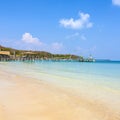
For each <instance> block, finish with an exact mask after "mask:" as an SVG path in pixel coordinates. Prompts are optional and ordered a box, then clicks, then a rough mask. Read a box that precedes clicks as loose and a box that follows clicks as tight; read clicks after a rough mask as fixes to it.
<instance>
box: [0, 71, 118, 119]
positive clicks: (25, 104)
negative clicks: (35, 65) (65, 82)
mask: <svg viewBox="0 0 120 120" xmlns="http://www.w3.org/2000/svg"><path fill="white" fill-rule="evenodd" d="M117 112H118V111H114V110H112V109H111V110H110V109H108V108H107V107H106V106H105V104H104V103H102V102H101V101H92V100H89V99H86V98H82V97H81V96H80V95H76V94H73V93H71V92H69V91H67V90H66V89H62V88H58V87H57V86H55V85H52V84H50V83H47V82H45V81H42V80H41V81H38V80H35V79H32V78H29V77H23V76H21V75H19V74H10V73H9V72H6V71H4V70H0V120H75V119H76V120H88V119H89V120H119V119H120V116H119V113H117Z"/></svg>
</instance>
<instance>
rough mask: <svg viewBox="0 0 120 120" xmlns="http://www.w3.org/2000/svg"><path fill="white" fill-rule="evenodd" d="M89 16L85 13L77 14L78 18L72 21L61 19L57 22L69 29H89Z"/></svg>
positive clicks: (90, 23) (90, 25) (71, 19)
mask: <svg viewBox="0 0 120 120" xmlns="http://www.w3.org/2000/svg"><path fill="white" fill-rule="evenodd" d="M89 19H90V15H89V14H87V13H82V12H80V13H79V18H78V19H76V20H74V19H73V18H70V19H61V20H60V21H59V22H60V24H61V25H62V26H63V27H65V28H71V29H83V28H91V27H92V26H93V23H92V22H90V21H89Z"/></svg>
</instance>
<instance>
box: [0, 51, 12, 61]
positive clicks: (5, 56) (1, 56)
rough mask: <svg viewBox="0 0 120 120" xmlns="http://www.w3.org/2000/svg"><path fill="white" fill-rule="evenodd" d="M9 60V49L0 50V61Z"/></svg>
mask: <svg viewBox="0 0 120 120" xmlns="http://www.w3.org/2000/svg"><path fill="white" fill-rule="evenodd" d="M8 60H10V51H0V61H8Z"/></svg>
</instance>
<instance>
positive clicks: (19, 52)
mask: <svg viewBox="0 0 120 120" xmlns="http://www.w3.org/2000/svg"><path fill="white" fill-rule="evenodd" d="M0 50H1V51H10V54H11V55H14V54H15V55H16V56H17V57H20V56H22V55H23V54H24V55H26V56H29V54H27V52H29V53H30V52H31V53H33V55H32V56H34V57H39V58H51V59H57V60H58V59H73V60H76V59H79V58H80V59H83V57H79V56H77V55H71V54H52V53H49V52H45V51H27V50H17V49H13V48H7V47H3V46H0ZM25 53H26V54H25Z"/></svg>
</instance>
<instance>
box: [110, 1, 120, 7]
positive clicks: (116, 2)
mask: <svg viewBox="0 0 120 120" xmlns="http://www.w3.org/2000/svg"><path fill="white" fill-rule="evenodd" d="M112 3H113V4H114V5H117V6H120V0H112Z"/></svg>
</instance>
